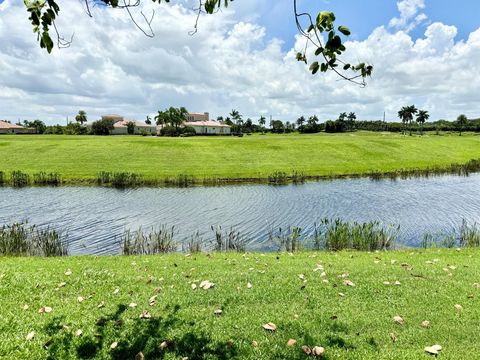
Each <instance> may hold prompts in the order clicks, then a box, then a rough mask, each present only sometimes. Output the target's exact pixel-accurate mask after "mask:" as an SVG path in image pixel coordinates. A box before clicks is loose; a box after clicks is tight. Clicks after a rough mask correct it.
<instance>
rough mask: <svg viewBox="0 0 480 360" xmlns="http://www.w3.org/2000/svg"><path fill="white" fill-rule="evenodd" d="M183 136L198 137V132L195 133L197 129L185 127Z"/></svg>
mask: <svg viewBox="0 0 480 360" xmlns="http://www.w3.org/2000/svg"><path fill="white" fill-rule="evenodd" d="M182 135H183V136H195V135H197V132H196V131H195V128H194V127H192V126H185V127H184V128H183V132H182Z"/></svg>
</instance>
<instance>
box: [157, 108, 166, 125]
mask: <svg viewBox="0 0 480 360" xmlns="http://www.w3.org/2000/svg"><path fill="white" fill-rule="evenodd" d="M154 120H155V122H156V123H157V125H165V124H167V123H168V114H167V111H160V110H158V113H157V115H155V117H154Z"/></svg>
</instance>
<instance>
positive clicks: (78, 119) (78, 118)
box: [75, 110, 87, 125]
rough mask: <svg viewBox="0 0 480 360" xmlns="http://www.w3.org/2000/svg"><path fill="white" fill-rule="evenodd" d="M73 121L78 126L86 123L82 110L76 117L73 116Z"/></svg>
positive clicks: (85, 115) (85, 114)
mask: <svg viewBox="0 0 480 360" xmlns="http://www.w3.org/2000/svg"><path fill="white" fill-rule="evenodd" d="M75 121H76V122H78V123H80V125H83V123H86V122H87V113H86V112H85V111H83V110H80V111H79V112H78V115H77V116H75Z"/></svg>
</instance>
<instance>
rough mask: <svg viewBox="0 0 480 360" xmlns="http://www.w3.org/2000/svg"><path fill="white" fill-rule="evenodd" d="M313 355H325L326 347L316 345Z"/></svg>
mask: <svg viewBox="0 0 480 360" xmlns="http://www.w3.org/2000/svg"><path fill="white" fill-rule="evenodd" d="M312 355H313V356H316V357H323V355H325V349H324V348H323V347H321V346H315V347H314V348H313V349H312Z"/></svg>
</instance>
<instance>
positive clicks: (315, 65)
mask: <svg viewBox="0 0 480 360" xmlns="http://www.w3.org/2000/svg"><path fill="white" fill-rule="evenodd" d="M322 65H323V64H322ZM319 68H320V66H319V65H318V61H315V62H314V63H312V65H310V71H311V72H312V74H313V75H315V74H316V73H317V71H318V69H319Z"/></svg>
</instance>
